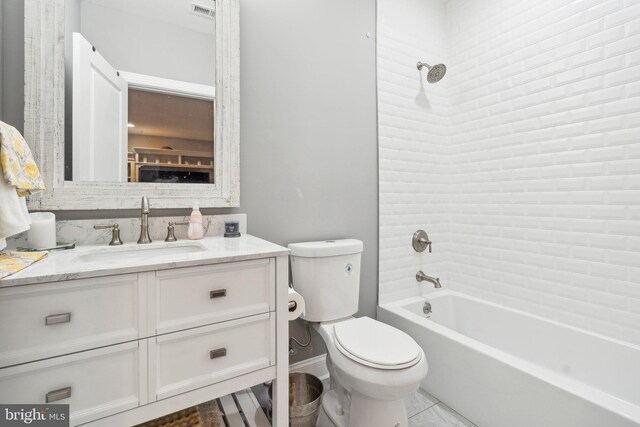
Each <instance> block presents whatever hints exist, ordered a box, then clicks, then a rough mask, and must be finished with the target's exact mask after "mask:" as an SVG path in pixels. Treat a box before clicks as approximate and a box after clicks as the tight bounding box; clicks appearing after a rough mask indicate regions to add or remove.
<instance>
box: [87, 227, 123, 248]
mask: <svg viewBox="0 0 640 427" xmlns="http://www.w3.org/2000/svg"><path fill="white" fill-rule="evenodd" d="M93 228H94V229H96V230H103V229H109V228H110V229H111V241H110V242H109V246H120V245H121V244H122V239H120V226H119V225H118V223H117V222H116V223H115V224H96V225H94V226H93Z"/></svg>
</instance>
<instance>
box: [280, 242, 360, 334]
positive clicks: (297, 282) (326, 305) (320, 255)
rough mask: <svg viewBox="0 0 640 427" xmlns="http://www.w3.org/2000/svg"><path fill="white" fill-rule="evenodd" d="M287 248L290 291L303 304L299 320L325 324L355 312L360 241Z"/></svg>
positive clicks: (358, 287)
mask: <svg viewBox="0 0 640 427" xmlns="http://www.w3.org/2000/svg"><path fill="white" fill-rule="evenodd" d="M289 249H290V250H291V258H290V260H291V279H292V282H293V288H294V289H295V290H296V291H297V292H298V293H299V294H300V295H302V297H303V298H304V301H305V313H304V315H303V316H301V317H302V318H303V319H305V320H307V321H310V322H328V321H331V320H336V319H341V318H343V317H349V316H352V315H354V314H355V313H356V312H357V311H358V300H359V296H360V258H361V255H362V242H361V241H360V240H355V239H344V240H324V241H319V242H304V243H291V244H290V245H289Z"/></svg>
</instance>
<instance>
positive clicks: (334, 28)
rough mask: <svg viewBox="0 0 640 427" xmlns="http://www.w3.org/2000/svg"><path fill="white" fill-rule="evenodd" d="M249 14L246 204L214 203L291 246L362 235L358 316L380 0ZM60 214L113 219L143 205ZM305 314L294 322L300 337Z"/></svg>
mask: <svg viewBox="0 0 640 427" xmlns="http://www.w3.org/2000/svg"><path fill="white" fill-rule="evenodd" d="M0 1H3V2H4V1H7V0H0ZM11 1H13V0H11ZM240 22H241V100H242V101H241V108H242V110H241V145H240V147H241V200H240V203H241V207H240V208H238V209H234V210H229V209H218V210H206V211H207V212H208V213H226V212H229V211H236V212H245V213H247V214H248V221H249V232H250V233H251V234H254V235H256V236H259V237H262V238H265V239H267V240H271V241H273V242H276V243H279V244H282V245H286V244H288V243H291V242H300V241H308V240H321V239H327V238H331V239H340V238H347V237H350V238H356V239H360V240H362V241H363V242H364V253H363V262H362V277H361V291H360V312H359V315H367V316H372V317H373V316H375V307H376V302H377V284H378V266H377V264H378V188H377V185H378V179H377V159H378V150H377V124H376V99H375V97H376V88H375V85H376V79H375V70H376V64H375V38H374V37H375V0H351V1H343V0H308V1H304V2H301V1H299V0H268V1H267V0H241V21H240ZM367 33H370V34H371V38H368V37H367ZM153 213H154V214H155V215H174V214H182V213H185V212H184V211H183V210H167V211H158V210H156V211H155V212H153ZM56 215H57V216H58V218H65V219H72V218H109V217H113V216H115V215H118V216H135V215H137V212H135V211H100V212H91V211H74V212H69V211H65V212H57V213H56ZM301 323H302V322H294V323H293V324H292V333H293V334H294V335H295V336H296V337H298V339H300V340H302V339H303V338H304V334H303V333H302V328H301ZM324 351H325V349H324V345H323V344H322V340H321V339H320V338H319V337H318V336H317V335H315V333H314V340H313V344H312V346H311V347H310V348H307V349H306V350H303V351H299V352H298V353H297V354H296V355H295V356H294V357H292V361H296V360H302V359H306V358H308V357H311V356H314V355H317V354H321V353H323V352H324Z"/></svg>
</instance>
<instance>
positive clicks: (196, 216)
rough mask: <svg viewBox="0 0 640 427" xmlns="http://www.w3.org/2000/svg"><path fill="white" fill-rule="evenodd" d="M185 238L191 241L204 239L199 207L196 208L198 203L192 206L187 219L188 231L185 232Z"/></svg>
mask: <svg viewBox="0 0 640 427" xmlns="http://www.w3.org/2000/svg"><path fill="white" fill-rule="evenodd" d="M187 236H189V239H191V240H200V239H202V237H204V226H203V225H202V214H201V213H200V206H198V203H194V204H193V210H192V211H191V216H190V217H189V229H188V230H187Z"/></svg>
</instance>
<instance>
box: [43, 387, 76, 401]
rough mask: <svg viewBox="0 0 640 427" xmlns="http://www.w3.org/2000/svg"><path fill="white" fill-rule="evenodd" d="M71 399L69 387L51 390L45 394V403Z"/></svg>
mask: <svg viewBox="0 0 640 427" xmlns="http://www.w3.org/2000/svg"><path fill="white" fill-rule="evenodd" d="M69 397H71V387H65V388H61V389H59V390H53V391H50V392H49V393H47V403H51V402H57V401H58V400H62V399H68V398H69Z"/></svg>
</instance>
